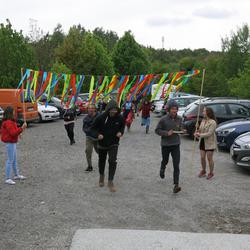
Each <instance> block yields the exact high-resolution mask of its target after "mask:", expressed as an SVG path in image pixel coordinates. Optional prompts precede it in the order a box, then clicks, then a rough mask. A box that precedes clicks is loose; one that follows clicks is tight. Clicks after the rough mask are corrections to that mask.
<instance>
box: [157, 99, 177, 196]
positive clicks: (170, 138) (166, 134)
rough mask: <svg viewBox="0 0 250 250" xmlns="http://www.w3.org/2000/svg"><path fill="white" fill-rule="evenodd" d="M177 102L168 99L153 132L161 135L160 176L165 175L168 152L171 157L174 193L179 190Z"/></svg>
mask: <svg viewBox="0 0 250 250" xmlns="http://www.w3.org/2000/svg"><path fill="white" fill-rule="evenodd" d="M177 112H178V104H177V103H176V102H175V101H172V100H170V101H169V103H168V113H167V114H166V115H165V116H163V117H162V118H161V120H160V121H159V123H158V125H157V127H156V129H155V132H156V134H158V135H160V136H161V152H162V161H161V168H160V177H161V178H162V179H163V178H164V177H165V169H166V165H167V164H168V160H169V154H171V156H172V159H173V167H174V173H173V177H174V189H173V192H174V193H178V192H179V191H181V187H180V186H179V175H180V169H179V164H180V136H179V134H178V133H179V132H180V131H181V117H180V116H178V115H177Z"/></svg>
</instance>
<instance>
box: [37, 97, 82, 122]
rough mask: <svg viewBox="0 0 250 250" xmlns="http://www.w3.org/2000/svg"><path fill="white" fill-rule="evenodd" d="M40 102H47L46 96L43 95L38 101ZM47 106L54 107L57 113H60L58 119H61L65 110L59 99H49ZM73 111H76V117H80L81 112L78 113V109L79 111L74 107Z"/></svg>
mask: <svg viewBox="0 0 250 250" xmlns="http://www.w3.org/2000/svg"><path fill="white" fill-rule="evenodd" d="M40 101H41V102H42V103H46V101H47V96H46V94H44V95H43V96H42V98H41V99H40ZM48 104H49V105H50V106H54V107H56V108H57V109H58V111H59V113H60V118H61V119H62V118H63V115H64V113H65V110H66V108H65V104H64V103H62V102H61V100H60V99H59V98H57V97H51V99H50V100H49V101H48ZM75 111H76V114H77V115H80V114H81V111H80V109H79V107H78V106H76V108H75Z"/></svg>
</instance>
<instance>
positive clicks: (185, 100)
mask: <svg viewBox="0 0 250 250" xmlns="http://www.w3.org/2000/svg"><path fill="white" fill-rule="evenodd" d="M199 98H200V97H199V96H197V95H187V96H181V97H174V98H171V100H174V101H176V102H177V104H178V106H179V110H178V115H179V116H182V115H183V113H184V111H185V108H186V107H187V106H188V105H189V104H190V103H193V102H194V101H196V100H198V99H199ZM167 103H168V100H166V101H165V102H164V105H163V106H162V110H161V113H162V115H165V114H166V110H167Z"/></svg>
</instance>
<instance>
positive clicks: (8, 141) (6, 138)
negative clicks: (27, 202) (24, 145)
mask: <svg viewBox="0 0 250 250" xmlns="http://www.w3.org/2000/svg"><path fill="white" fill-rule="evenodd" d="M26 127H27V124H26V123H24V124H23V125H22V127H21V128H18V127H17V124H16V122H15V119H14V110H13V108H12V107H7V108H6V110H5V111H4V114H3V122H2V126H1V134H2V138H1V139H2V142H4V143H5V146H6V152H7V160H6V180H5V183H6V184H10V185H14V184H16V183H15V182H14V181H13V180H12V179H11V170H13V172H14V180H24V179H26V177H24V176H23V175H20V174H19V171H18V167H17V159H16V144H17V141H18V136H19V135H20V134H21V133H22V132H23V131H24V130H25V128H26Z"/></svg>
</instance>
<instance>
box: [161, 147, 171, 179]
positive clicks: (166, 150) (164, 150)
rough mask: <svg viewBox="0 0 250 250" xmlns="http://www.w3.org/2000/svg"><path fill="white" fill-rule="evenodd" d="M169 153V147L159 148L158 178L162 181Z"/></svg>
mask: <svg viewBox="0 0 250 250" xmlns="http://www.w3.org/2000/svg"><path fill="white" fill-rule="evenodd" d="M169 153H170V151H169V147H167V146H162V147H161V155H162V161H161V169H160V177H161V178H162V179H164V178H165V169H166V165H167V164H168V160H169Z"/></svg>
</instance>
